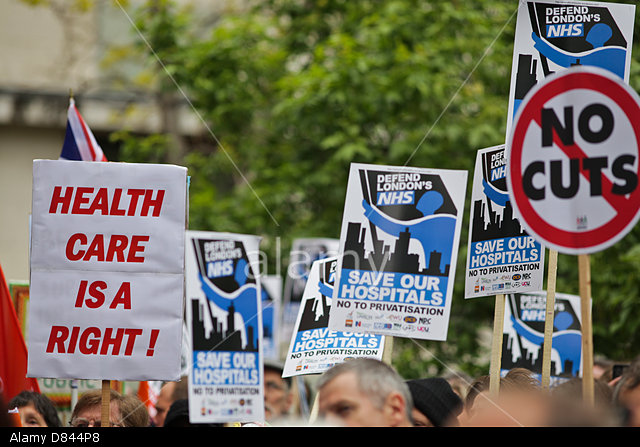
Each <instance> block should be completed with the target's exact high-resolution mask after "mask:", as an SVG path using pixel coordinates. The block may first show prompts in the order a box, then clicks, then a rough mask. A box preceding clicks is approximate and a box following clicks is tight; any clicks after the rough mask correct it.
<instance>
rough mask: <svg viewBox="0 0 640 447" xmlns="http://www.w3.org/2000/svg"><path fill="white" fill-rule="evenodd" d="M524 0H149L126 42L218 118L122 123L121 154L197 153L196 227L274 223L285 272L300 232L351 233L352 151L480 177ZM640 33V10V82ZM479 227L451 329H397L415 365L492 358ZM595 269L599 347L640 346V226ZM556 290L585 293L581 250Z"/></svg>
mask: <svg viewBox="0 0 640 447" xmlns="http://www.w3.org/2000/svg"><path fill="white" fill-rule="evenodd" d="M517 6H518V2H517V1H513V0H509V1H507V0H476V1H473V2H469V1H456V0H449V1H424V0H421V1H420V0H416V1H413V0H389V1H375V0H358V1H356V2H352V1H341V0H315V1H312V0H295V1H287V0H263V1H253V2H248V3H247V4H245V5H243V7H239V8H237V9H234V8H230V9H229V10H228V11H226V12H225V14H223V15H221V16H220V18H219V19H218V20H217V21H216V22H215V23H213V24H210V26H207V27H196V26H194V24H195V23H198V22H197V17H195V16H194V15H193V14H192V11H190V10H189V9H184V8H179V7H178V6H176V5H175V4H174V3H172V2H170V1H165V0H155V1H149V2H147V3H145V4H144V6H143V7H141V8H139V9H137V10H136V11H135V15H134V17H135V20H136V22H135V23H136V27H137V32H139V35H138V36H140V35H142V36H144V40H142V39H137V40H136V42H137V44H136V45H135V46H133V47H131V48H129V50H130V51H129V52H127V53H123V54H126V55H127V56H126V57H130V58H138V60H140V58H144V59H142V60H144V70H143V71H142V72H140V73H139V75H138V78H137V82H138V85H137V88H144V89H146V90H148V91H150V92H153V94H154V95H156V97H157V98H158V100H159V101H160V103H163V102H166V103H167V104H169V103H170V102H171V101H184V100H185V98H188V102H189V104H190V105H191V106H193V108H194V111H196V113H197V114H198V117H199V118H201V119H202V122H203V123H205V124H206V127H207V134H206V135H204V136H203V137H202V138H200V139H193V140H190V141H184V140H182V141H178V140H176V137H175V135H174V134H172V133H171V132H170V131H167V132H166V133H162V134H157V135H151V136H139V135H134V134H132V133H130V132H127V131H126V130H122V131H120V132H116V133H114V134H113V135H112V140H113V142H115V143H117V144H118V145H119V147H120V149H119V152H118V155H117V158H118V159H119V160H122V161H128V162H171V163H178V164H181V165H184V166H187V167H188V169H189V174H190V176H191V186H190V212H189V226H190V228H191V229H197V230H211V231H230V232H238V233H250V234H258V235H261V236H262V237H263V242H262V245H261V248H262V250H263V251H264V252H265V253H266V254H267V255H268V256H267V258H268V260H269V261H268V262H269V267H268V268H269V271H270V272H271V273H273V271H279V270H278V268H279V266H278V265H276V264H275V263H276V262H278V261H277V260H278V259H281V257H280V256H279V254H278V253H276V251H278V250H280V251H281V252H282V253H288V249H289V248H290V245H291V242H292V240H293V239H295V238H298V237H333V238H338V237H339V233H340V226H341V222H342V212H343V209H344V206H345V204H344V197H345V193H346V179H347V174H348V170H349V164H350V163H351V162H361V163H376V164H385V165H405V164H406V165H409V166H417V167H430V168H439V169H465V170H468V171H469V173H470V178H471V175H472V173H473V166H474V162H475V154H476V151H477V150H478V149H480V148H484V147H489V146H494V145H498V144H503V143H504V139H505V124H506V115H507V98H508V93H509V83H510V75H511V61H512V55H513V40H514V30H515V22H516V9H517ZM639 14H640V9H638V8H636V24H637V23H640V20H638V15H639ZM639 37H640V35H639V27H638V26H636V27H635V31H634V40H633V41H634V48H633V54H634V55H635V56H634V59H633V62H632V72H631V77H630V84H631V86H632V87H633V88H634V89H636V90H637V89H638V88H640V64H639V63H638V62H639V61H638V58H639V57H640V48H638V44H639V42H640V38H639ZM151 49H152V50H153V51H151ZM470 186H471V185H470V181H469V184H468V192H467V200H468V197H470V192H471V191H470ZM468 215H469V203H468V202H467V204H466V205H465V216H468ZM465 227H468V222H467V218H466V217H465V222H464V223H463V233H462V235H461V242H460V251H459V258H458V265H457V270H456V272H457V273H456V283H455V288H454V296H453V302H452V314H451V319H450V324H449V334H448V338H447V341H446V342H432V341H419V340H412V339H403V338H395V340H394V356H393V364H394V366H395V367H396V368H397V369H398V370H399V372H400V373H401V374H402V375H403V376H405V377H406V378H412V377H421V376H425V375H435V374H444V373H447V372H450V371H451V370H455V371H461V372H465V373H467V374H469V375H471V376H475V375H479V374H486V373H487V372H488V368H489V356H488V354H489V351H490V340H488V338H487V337H490V332H491V328H492V325H493V312H494V299H493V298H492V297H487V298H478V299H473V300H465V299H464V296H463V293H464V271H465V268H464V260H465V259H466V241H467V228H465ZM283 262H284V263H286V259H284V260H283ZM591 269H592V273H591V275H592V294H593V340H594V351H595V353H596V355H602V356H606V357H608V358H611V359H616V360H620V361H624V360H629V359H631V358H633V357H635V356H636V355H638V353H639V352H638V351H639V350H638V346H640V343H639V342H640V330H639V329H640V305H638V299H639V297H640V293H639V292H640V290H639V288H640V274H639V273H640V272H639V270H640V230H639V229H638V227H636V228H634V229H633V230H632V231H631V233H630V234H629V235H628V236H626V237H625V238H624V239H623V240H622V241H621V242H620V243H618V244H616V245H615V246H614V247H612V248H609V249H607V250H605V251H603V252H600V253H597V254H594V255H592V256H591ZM545 276H546V275H545ZM557 290H558V292H563V293H573V294H578V293H579V290H578V275H577V259H576V258H575V257H573V256H566V255H559V258H558V274H557Z"/></svg>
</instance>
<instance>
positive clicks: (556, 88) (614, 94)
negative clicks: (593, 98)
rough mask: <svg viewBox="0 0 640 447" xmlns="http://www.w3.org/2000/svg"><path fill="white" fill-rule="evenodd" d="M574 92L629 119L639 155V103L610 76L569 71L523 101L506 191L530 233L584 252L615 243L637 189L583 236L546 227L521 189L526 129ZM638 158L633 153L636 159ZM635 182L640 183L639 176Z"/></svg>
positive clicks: (639, 203)
mask: <svg viewBox="0 0 640 447" xmlns="http://www.w3.org/2000/svg"><path fill="white" fill-rule="evenodd" d="M534 88H535V87H534ZM575 89H588V90H593V91H596V92H599V93H602V94H603V95H605V96H607V97H608V98H609V99H611V100H612V101H614V102H615V103H616V104H617V105H618V107H620V108H621V109H622V110H623V112H624V113H625V115H626V117H627V118H628V119H629V122H630V124H631V127H632V128H633V132H634V134H635V140H636V148H637V151H640V106H639V104H638V100H637V99H636V98H635V97H634V96H632V95H631V94H630V93H629V91H627V89H626V88H625V87H624V86H623V85H621V83H620V82H618V81H616V80H615V79H612V78H611V77H609V76H606V75H603V74H600V73H597V72H594V71H592V70H585V71H583V70H582V69H576V70H571V69H570V70H567V71H566V72H564V73H563V74H561V75H558V76H557V77H553V78H550V80H549V81H548V82H547V83H544V84H542V85H540V86H539V88H538V89H537V90H535V91H534V92H533V94H532V96H531V97H530V98H527V99H525V102H523V104H522V106H521V110H519V111H518V117H517V118H516V123H515V126H514V129H513V132H512V135H511V142H510V143H511V144H510V146H509V154H508V160H509V182H510V185H509V189H510V191H511V193H512V197H513V199H514V202H515V203H513V206H514V208H515V209H516V210H517V211H518V212H519V214H520V216H521V219H523V220H524V222H525V223H526V226H527V227H529V229H530V230H531V231H530V232H531V233H533V234H535V235H537V236H539V237H540V238H541V239H543V240H545V241H547V242H549V243H551V244H553V245H555V246H558V247H564V248H566V249H569V250H572V251H576V250H585V251H586V250H589V249H593V248H596V247H598V246H601V245H603V244H606V243H607V242H609V241H613V240H615V239H616V237H618V236H619V235H620V233H621V232H622V231H624V230H625V229H626V228H627V226H628V225H629V224H630V223H631V222H632V221H633V220H634V219H635V218H636V215H637V213H638V210H639V209H640V185H638V187H636V189H635V191H633V192H632V193H631V194H630V196H629V197H628V198H625V197H623V196H617V198H616V203H615V204H611V203H610V204H611V205H612V206H613V207H614V208H615V210H616V215H615V217H614V218H612V219H611V220H609V222H607V223H606V224H604V225H601V226H600V227H598V228H594V229H592V230H589V231H582V232H579V231H567V230H563V229H560V228H557V227H554V226H553V225H551V224H549V223H548V222H547V221H546V220H545V219H544V217H543V216H540V214H538V212H537V211H536V210H535V209H534V208H533V206H532V205H531V202H530V200H529V198H528V197H527V196H526V195H525V193H524V190H523V189H522V187H521V184H522V173H521V163H522V149H523V144H524V138H525V135H526V133H527V130H528V128H529V126H530V125H531V124H532V123H534V124H535V123H538V122H537V121H536V120H537V117H539V116H540V111H541V110H542V108H543V106H544V105H545V104H546V103H547V102H548V101H549V100H550V99H552V98H555V97H556V96H558V95H561V94H563V93H566V92H568V91H570V90H575ZM538 124H539V123H538ZM639 155H640V154H638V153H636V156H639ZM638 170H639V172H636V174H640V160H639V161H638ZM638 178H639V179H640V176H639V177H638Z"/></svg>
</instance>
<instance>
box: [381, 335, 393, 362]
mask: <svg viewBox="0 0 640 447" xmlns="http://www.w3.org/2000/svg"><path fill="white" fill-rule="evenodd" d="M392 354H393V337H390V336H385V337H384V349H383V350H382V361H383V362H384V363H386V364H387V365H391V355H392Z"/></svg>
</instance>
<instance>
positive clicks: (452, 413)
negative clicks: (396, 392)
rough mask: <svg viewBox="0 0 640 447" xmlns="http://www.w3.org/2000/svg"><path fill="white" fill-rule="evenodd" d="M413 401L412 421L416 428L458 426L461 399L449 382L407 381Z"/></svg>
mask: <svg viewBox="0 0 640 447" xmlns="http://www.w3.org/2000/svg"><path fill="white" fill-rule="evenodd" d="M407 385H408V386H409V391H411V397H412V399H413V410H412V419H413V425H414V426H416V427H444V426H455V425H458V415H459V414H460V412H461V411H462V399H460V396H458V394H456V393H455V392H454V391H453V389H452V388H451V385H449V382H447V381H446V380H445V379H443V378H440V377H432V378H426V379H414V380H409V381H407Z"/></svg>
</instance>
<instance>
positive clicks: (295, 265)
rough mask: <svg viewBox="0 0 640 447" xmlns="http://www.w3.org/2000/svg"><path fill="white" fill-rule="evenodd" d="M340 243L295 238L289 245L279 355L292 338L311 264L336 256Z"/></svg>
mask: <svg viewBox="0 0 640 447" xmlns="http://www.w3.org/2000/svg"><path fill="white" fill-rule="evenodd" d="M339 245H340V241H339V240H338V239H333V238H320V237H318V238H312V237H310V238H297V239H294V240H293V242H292V244H291V250H290V251H289V262H288V265H287V274H286V277H285V283H284V303H283V306H282V324H281V326H280V340H281V341H282V342H283V344H282V346H281V352H287V349H288V348H289V346H288V345H287V343H288V342H289V339H290V338H291V335H292V334H293V331H294V327H295V324H296V319H297V318H298V312H299V310H300V302H301V301H302V294H303V293H304V288H305V286H306V284H307V278H308V277H309V271H310V270H311V265H312V264H313V263H314V261H317V260H318V259H325V258H328V257H332V256H336V255H337V254H338V249H339V248H340V247H339Z"/></svg>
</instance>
